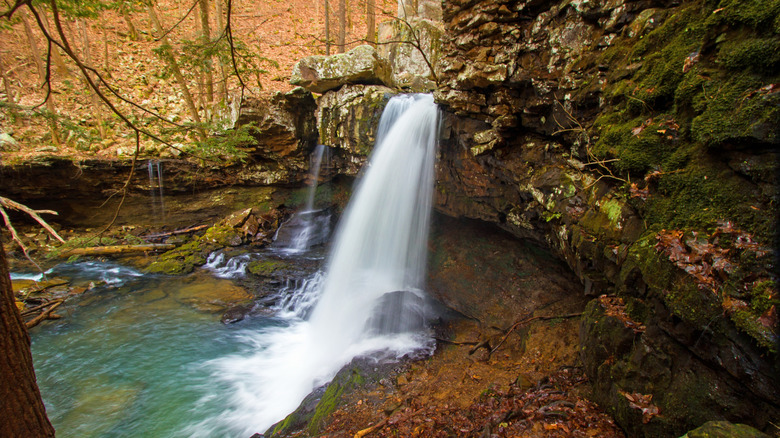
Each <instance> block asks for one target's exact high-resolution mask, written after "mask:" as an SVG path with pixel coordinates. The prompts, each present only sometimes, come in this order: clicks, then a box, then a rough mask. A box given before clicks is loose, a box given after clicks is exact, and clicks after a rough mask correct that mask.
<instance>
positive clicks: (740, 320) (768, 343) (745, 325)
mask: <svg viewBox="0 0 780 438" xmlns="http://www.w3.org/2000/svg"><path fill="white" fill-rule="evenodd" d="M729 318H730V319H731V320H732V321H733V322H734V325H736V326H737V328H738V329H740V330H742V331H743V332H745V333H747V334H748V335H749V336H750V337H752V338H753V339H755V340H756V341H757V342H758V344H759V345H760V346H762V347H763V348H766V349H767V350H769V351H770V352H772V353H777V342H778V336H777V334H776V333H774V332H773V331H772V330H771V329H770V328H769V327H766V326H764V325H763V324H761V322H760V321H759V320H758V318H757V316H756V315H755V314H754V313H753V312H752V311H751V309H750V308H744V309H743V308H737V309H734V310H733V311H732V312H731V314H730V315H729Z"/></svg>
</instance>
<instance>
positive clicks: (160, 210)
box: [146, 160, 165, 224]
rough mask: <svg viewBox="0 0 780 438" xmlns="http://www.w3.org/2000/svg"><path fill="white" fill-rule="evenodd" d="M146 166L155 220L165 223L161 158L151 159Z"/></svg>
mask: <svg viewBox="0 0 780 438" xmlns="http://www.w3.org/2000/svg"><path fill="white" fill-rule="evenodd" d="M146 167H147V170H148V171H149V198H150V201H149V203H150V204H151V206H152V218H153V219H154V221H155V222H158V223H160V224H165V203H164V202H163V172H162V163H161V162H160V160H149V161H147V163H146Z"/></svg>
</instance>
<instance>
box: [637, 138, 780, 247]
mask: <svg viewBox="0 0 780 438" xmlns="http://www.w3.org/2000/svg"><path fill="white" fill-rule="evenodd" d="M702 154H703V153H702ZM756 197H757V193H756V188H755V187H754V186H752V185H751V184H750V183H749V182H747V181H745V180H744V179H743V178H741V177H739V176H738V175H736V174H735V173H733V172H731V171H729V170H728V169H724V168H723V167H722V166H721V165H718V164H717V163H711V162H708V161H697V162H696V163H692V164H691V165H690V166H689V167H688V168H687V169H685V170H683V171H681V172H676V173H669V174H666V175H663V176H662V177H661V178H660V179H659V181H658V188H657V194H656V195H654V196H651V197H650V198H648V200H647V202H646V204H645V209H646V212H645V219H646V220H647V221H648V222H649V223H651V224H659V225H661V226H662V227H664V228H667V229H682V228H696V229H702V230H706V229H710V228H712V227H714V226H715V225H716V224H717V221H719V220H723V219H729V220H732V221H734V222H735V223H736V224H737V225H738V226H739V227H741V228H743V229H746V230H750V232H751V233H753V234H754V235H755V237H757V238H758V239H759V241H763V242H771V241H773V236H774V232H775V228H774V220H773V218H772V215H769V214H766V212H764V211H761V210H757V209H755V208H753V207H754V205H753V204H751V200H753V199H756Z"/></svg>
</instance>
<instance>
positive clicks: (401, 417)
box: [354, 408, 425, 438]
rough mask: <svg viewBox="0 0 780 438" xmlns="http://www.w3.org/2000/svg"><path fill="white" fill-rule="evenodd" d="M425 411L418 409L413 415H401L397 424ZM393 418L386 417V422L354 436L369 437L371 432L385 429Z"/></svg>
mask: <svg viewBox="0 0 780 438" xmlns="http://www.w3.org/2000/svg"><path fill="white" fill-rule="evenodd" d="M424 409H425V408H420V409H418V410H416V411H414V412H412V413H408V414H404V415H400V416H399V417H398V418H397V419H396V422H399V421H406V420H408V419H409V418H411V417H414V416H415V415H417V414H419V413H420V412H422V411H423V410H424ZM391 418H393V416H392V415H388V416H387V417H385V419H384V420H382V421H380V422H379V423H377V424H375V425H373V426H371V427H368V428H365V429H363V430H359V431H358V432H357V433H355V436H354V438H363V437H364V436H366V435H368V434H369V433H371V432H374V431H377V430H379V429H381V428H383V427H384V426H385V424H387V422H388V421H390V419H391Z"/></svg>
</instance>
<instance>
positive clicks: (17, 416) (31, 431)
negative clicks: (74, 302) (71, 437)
mask: <svg viewBox="0 0 780 438" xmlns="http://www.w3.org/2000/svg"><path fill="white" fill-rule="evenodd" d="M15 301H16V300H15V299H14V292H13V289H12V288H11V278H10V276H9V273H8V265H7V264H6V260H5V250H4V249H3V248H2V246H1V245H0V352H2V354H0V375H2V376H3V378H2V379H0V400H2V402H0V417H2V419H3V420H2V421H0V436H3V437H8V438H25V437H53V436H54V428H53V427H52V425H51V423H50V422H49V419H48V418H47V417H46V407H45V406H44V404H43V400H42V399H41V393H40V391H39V390H38V385H37V384H36V382H35V370H34V369H33V362H32V353H31V352H30V336H29V335H28V334H27V329H26V328H25V327H24V321H23V320H22V317H21V315H20V314H19V309H18V308H17V307H16V303H15Z"/></svg>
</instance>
